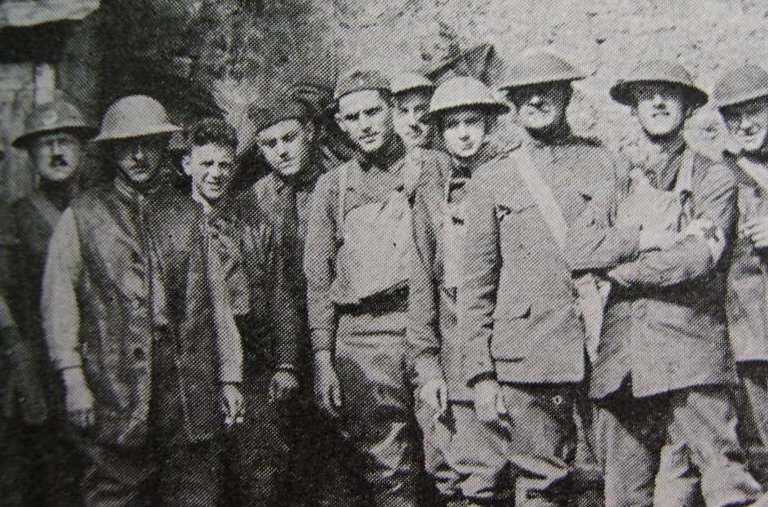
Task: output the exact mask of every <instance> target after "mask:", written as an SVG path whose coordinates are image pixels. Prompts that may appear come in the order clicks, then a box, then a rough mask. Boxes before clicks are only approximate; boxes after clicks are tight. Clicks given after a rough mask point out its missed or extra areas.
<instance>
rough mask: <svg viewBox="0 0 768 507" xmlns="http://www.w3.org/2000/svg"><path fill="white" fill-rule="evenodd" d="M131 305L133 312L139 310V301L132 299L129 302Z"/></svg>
mask: <svg viewBox="0 0 768 507" xmlns="http://www.w3.org/2000/svg"><path fill="white" fill-rule="evenodd" d="M131 304H132V306H133V309H134V310H136V311H139V310H141V299H139V298H134V299H133V301H132V302H131Z"/></svg>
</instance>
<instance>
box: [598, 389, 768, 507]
mask: <svg viewBox="0 0 768 507" xmlns="http://www.w3.org/2000/svg"><path fill="white" fill-rule="evenodd" d="M595 407H596V415H595V434H596V441H597V446H598V454H599V456H600V458H601V465H602V468H603V474H604V478H605V505H606V506H607V507H625V506H633V507H637V506H670V507H672V506H676V507H681V506H688V505H696V504H698V503H700V502H701V501H702V500H703V502H704V503H705V504H706V505H707V506H708V507H713V506H717V507H720V506H727V505H745V504H748V503H751V502H753V501H754V500H756V499H757V498H758V497H759V496H760V495H761V487H760V485H759V484H758V483H757V481H756V480H755V479H754V478H753V477H752V475H751V474H750V472H749V470H748V469H747V464H746V456H745V453H744V451H743V450H742V448H741V446H740V444H739V442H738V440H737V436H736V412H735V408H734V403H733V399H732V395H731V392H730V390H729V389H728V387H726V386H706V387H694V388H686V389H680V390H676V391H672V392H670V393H667V394H662V395H657V396H651V397H645V398H633V397H632V394H631V388H630V387H628V386H625V387H624V388H623V389H622V390H621V391H619V392H617V393H614V394H612V395H611V396H609V397H607V398H604V399H601V400H598V401H597V402H596V405H595Z"/></svg>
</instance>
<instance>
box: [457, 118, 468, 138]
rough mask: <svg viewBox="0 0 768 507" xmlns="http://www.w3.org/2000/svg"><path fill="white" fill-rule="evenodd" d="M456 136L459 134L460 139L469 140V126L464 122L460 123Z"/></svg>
mask: <svg viewBox="0 0 768 507" xmlns="http://www.w3.org/2000/svg"><path fill="white" fill-rule="evenodd" d="M456 134H458V136H459V139H467V138H468V137H469V129H467V124H466V123H464V122H461V123H459V124H458V125H457V126H456Z"/></svg>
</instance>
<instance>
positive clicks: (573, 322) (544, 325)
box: [458, 132, 632, 384]
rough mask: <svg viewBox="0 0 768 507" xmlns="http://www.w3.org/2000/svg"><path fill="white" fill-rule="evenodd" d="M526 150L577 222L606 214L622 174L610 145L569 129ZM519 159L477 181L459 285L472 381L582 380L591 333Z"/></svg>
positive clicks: (500, 162)
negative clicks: (617, 176)
mask: <svg viewBox="0 0 768 507" xmlns="http://www.w3.org/2000/svg"><path fill="white" fill-rule="evenodd" d="M524 147H525V149H528V150H529V153H530V155H531V158H532V160H533V163H534V165H535V166H536V169H537V170H538V171H539V172H540V174H541V176H542V178H543V179H544V180H545V181H547V182H548V183H549V185H550V187H551V188H552V191H553V193H554V195H555V198H556V200H557V201H558V203H559V204H560V207H561V209H562V212H563V215H564V218H565V220H566V222H567V223H568V225H569V226H573V225H574V224H576V223H579V222H587V223H590V224H591V223H594V222H595V221H600V220H602V217H600V216H599V215H598V214H597V212H596V210H599V209H600V207H601V206H603V205H604V203H605V201H606V200H607V199H608V195H609V192H608V189H607V188H606V185H605V182H606V181H610V180H611V178H612V176H613V174H614V172H615V163H614V160H613V158H612V157H611V156H610V154H609V153H608V152H607V150H605V149H603V148H602V147H600V146H599V145H598V144H597V143H596V142H594V141H591V140H587V139H584V138H580V137H577V136H574V135H572V134H570V133H569V132H563V133H562V134H561V135H560V136H558V137H556V138H554V139H551V140H549V141H547V142H541V141H538V140H533V139H529V140H526V141H525V143H524ZM521 149H523V148H521ZM518 156H519V153H518V150H513V151H511V152H509V153H508V154H506V155H504V156H501V157H498V158H496V159H495V160H493V161H492V162H490V163H489V164H486V165H485V166H483V167H481V168H480V169H478V171H477V174H475V175H474V176H473V177H472V180H471V181H470V185H471V189H470V191H469V197H468V198H469V209H468V211H467V236H466V240H465V243H464V273H463V281H462V285H461V286H460V287H459V291H458V302H459V326H460V329H461V334H462V336H463V338H464V339H465V340H466V342H465V351H464V353H465V358H464V372H465V379H466V381H467V382H468V383H470V384H471V383H473V382H474V381H475V380H477V379H479V378H483V377H488V376H495V377H496V378H497V379H498V381H500V382H506V383H575V382H580V381H581V380H582V379H583V377H584V339H585V337H584V327H583V323H582V321H581V315H580V307H579V304H578V302H577V300H576V297H575V289H574V286H573V282H572V280H571V273H570V265H569V262H568V261H569V259H568V258H567V257H566V256H565V255H563V253H561V251H560V249H559V247H558V244H557V242H556V241H555V239H554V237H553V236H552V234H550V233H549V229H548V227H547V223H546V222H545V220H544V218H543V216H542V215H541V213H540V211H539V209H538V206H537V204H536V201H535V200H534V198H533V197H532V195H531V194H530V193H529V192H528V191H527V189H526V187H525V184H524V182H523V180H522V179H521V177H520V176H519V173H518V171H517V170H516V169H515V165H516V164H517V163H519V162H518V160H519V159H518ZM631 243H632V240H630V239H628V240H627V244H630V245H631ZM581 247H582V245H581V244H578V243H577V244H575V245H574V247H573V248H575V249H579V248H581ZM570 255H571V253H570V252H569V256H570Z"/></svg>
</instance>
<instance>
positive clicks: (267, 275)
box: [205, 193, 301, 374]
mask: <svg viewBox="0 0 768 507" xmlns="http://www.w3.org/2000/svg"><path fill="white" fill-rule="evenodd" d="M205 232H206V234H207V235H208V242H209V244H211V245H212V246H213V250H214V252H213V254H218V255H219V256H220V258H221V262H222V265H223V267H224V272H225V279H226V285H227V291H228V295H229V304H230V307H231V309H232V310H233V313H234V314H235V316H236V318H237V321H238V328H239V330H240V334H241V336H242V338H243V346H244V349H245V351H244V352H245V357H244V364H245V366H246V367H248V370H249V371H254V372H255V370H263V369H264V368H265V367H268V368H275V367H277V366H283V367H286V368H294V367H296V366H297V362H298V361H299V359H300V358H299V355H300V352H301V349H300V336H299V334H300V329H301V314H300V313H299V305H300V303H299V302H298V301H296V299H297V298H298V297H299V295H298V294H297V293H296V292H295V291H293V290H292V285H293V280H294V279H295V278H296V277H297V276H298V273H296V271H295V270H293V269H292V267H293V266H291V265H290V258H289V256H288V255H287V254H288V253H289V252H290V251H286V249H285V246H284V245H282V244H281V242H280V237H279V234H278V232H277V231H276V229H275V228H274V226H273V224H271V223H270V222H268V221H267V220H266V219H265V217H264V216H263V215H262V214H261V213H260V210H259V209H258V208H256V207H255V205H254V202H253V200H252V199H251V196H250V195H248V194H247V193H240V194H233V195H228V196H225V197H224V198H223V199H222V201H221V202H217V203H216V206H215V207H214V208H213V209H209V210H208V211H207V212H205ZM223 238H226V239H223ZM259 373H260V374H263V371H260V372H259Z"/></svg>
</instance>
